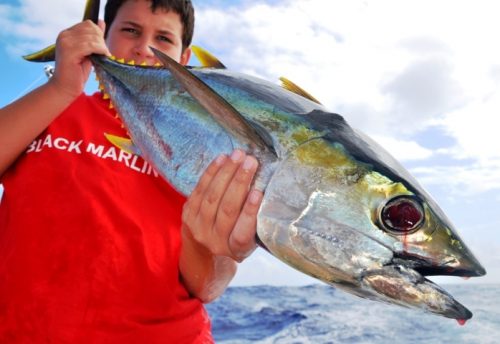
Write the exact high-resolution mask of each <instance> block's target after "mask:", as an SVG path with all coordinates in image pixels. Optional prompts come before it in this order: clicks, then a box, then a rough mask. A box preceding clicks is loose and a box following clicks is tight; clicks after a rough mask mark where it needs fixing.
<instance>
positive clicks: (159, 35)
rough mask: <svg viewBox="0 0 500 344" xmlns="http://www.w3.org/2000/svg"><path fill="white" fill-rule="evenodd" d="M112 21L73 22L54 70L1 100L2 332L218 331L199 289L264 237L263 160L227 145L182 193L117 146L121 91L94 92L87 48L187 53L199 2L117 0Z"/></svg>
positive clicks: (135, 54) (183, 335)
mask: <svg viewBox="0 0 500 344" xmlns="http://www.w3.org/2000/svg"><path fill="white" fill-rule="evenodd" d="M105 21H106V28H105V29H104V24H103V23H99V26H97V25H94V24H93V23H91V22H90V21H84V22H82V23H79V24H77V25H75V26H73V27H71V28H69V29H67V30H64V31H63V32H61V33H60V34H59V36H58V39H57V43H56V56H57V61H56V69H55V73H54V76H53V77H52V78H51V79H50V81H48V82H47V83H46V84H45V85H42V86H41V87H39V88H38V89H36V90H34V91H33V92H31V93H30V94H28V95H26V96H25V97H23V98H21V99H20V100H18V101H16V102H14V103H13V104H10V105H9V106H7V107H5V108H3V109H1V110H0V147H2V149H1V150H0V175H1V176H0V182H2V183H3V184H4V187H5V192H4V196H3V200H2V203H1V204H0V342H36V343H38V342H45V341H48V342H69V343H79V342H82V343H83V342H85V343H101V342H102V343H118V342H119V343H135V342H144V343H206V342H208V343H210V342H212V338H211V334H210V322H209V320H208V317H207V314H206V312H205V310H204V309H203V306H202V304H201V302H210V301H212V300H213V299H215V298H216V297H217V296H219V295H220V294H221V293H222V292H223V291H224V289H225V288H226V286H227V284H228V283H229V281H230V280H231V279H232V277H233V276H234V273H235V271H236V261H241V260H243V259H244V258H245V257H246V256H248V255H249V254H250V253H251V252H252V250H253V249H254V248H255V239H254V237H255V225H256V213H257V210H258V207H259V205H260V201H261V198H262V195H261V193H259V192H258V191H256V190H253V191H251V192H248V191H249V186H250V184H251V181H252V178H253V176H254V174H255V171H256V169H257V162H256V160H255V159H254V158H253V157H249V156H246V155H245V153H244V152H241V151H235V152H233V153H232V155H231V156H230V157H226V156H220V157H219V158H217V159H216V160H215V161H214V162H213V163H212V164H211V165H210V166H209V167H208V168H207V171H206V172H205V173H204V175H203V176H202V178H201V179H200V182H199V184H198V185H197V187H196V188H195V190H194V191H193V193H192V195H191V196H190V197H189V199H188V200H187V201H186V202H185V204H184V201H185V200H184V199H183V197H182V196H181V195H179V194H178V193H177V192H175V191H174V190H173V189H172V188H171V187H170V186H169V185H168V184H167V183H166V182H164V181H163V180H161V178H159V177H158V176H157V175H156V174H155V173H154V171H153V170H152V168H151V167H150V166H148V164H147V162H145V161H143V160H142V159H140V158H139V157H137V156H131V155H127V154H126V153H125V152H117V151H116V149H115V148H114V147H112V145H111V144H109V143H108V142H107V141H106V140H105V138H104V135H103V133H104V132H107V133H110V134H115V135H119V136H123V135H126V132H125V130H124V129H123V128H122V127H121V123H120V121H119V120H118V119H117V118H115V116H114V115H115V113H114V111H113V110H112V109H111V110H110V109H109V101H108V100H104V99H102V98H103V97H102V95H100V94H99V93H96V94H94V95H93V96H87V95H84V94H82V92H83V88H84V85H85V82H86V80H87V78H88V76H89V72H90V69H91V65H90V61H89V60H88V58H87V56H89V55H90V54H92V53H97V54H105V55H108V56H109V55H111V54H113V55H115V56H117V57H119V58H125V60H126V61H129V60H134V61H135V62H136V63H138V64H139V63H142V62H146V63H147V64H150V65H151V64H154V63H155V62H157V61H156V59H155V57H154V55H153V54H152V52H151V50H150V49H149V46H154V47H155V48H157V49H159V50H161V51H163V52H164V53H166V54H168V55H169V56H170V57H172V58H174V59H176V60H177V61H179V62H180V63H182V64H186V63H187V62H188V60H189V57H190V49H189V44H190V42H191V37H192V31H193V25H194V10H193V8H192V4H191V2H190V1H184V0H109V1H108V3H107V4H106V13H105ZM104 31H105V32H106V35H105V40H104V37H103V36H104V35H103V32H104ZM23 152H25V153H24V154H23ZM183 204H184V209H183ZM181 213H182V218H181ZM181 243H182V245H181Z"/></svg>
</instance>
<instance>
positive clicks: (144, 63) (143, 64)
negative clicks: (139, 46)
mask: <svg viewBox="0 0 500 344" xmlns="http://www.w3.org/2000/svg"><path fill="white" fill-rule="evenodd" d="M147 65H148V64H147V63H146V61H142V62H141V64H140V65H139V66H142V67H146V66H147Z"/></svg>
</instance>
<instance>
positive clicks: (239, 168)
mask: <svg viewBox="0 0 500 344" xmlns="http://www.w3.org/2000/svg"><path fill="white" fill-rule="evenodd" d="M257 167H258V163H257V160H256V159H255V158H254V157H252V156H247V155H246V154H245V153H244V152H243V151H241V150H236V151H234V152H233V153H232V154H231V156H230V157H227V156H223V155H222V156H220V157H219V158H217V159H216V160H215V161H213V162H212V163H211V164H210V165H209V167H208V168H207V170H206V171H205V173H204V174H203V175H202V177H201V178H200V181H199V182H198V185H197V186H196V188H195V189H194V190H193V192H192V194H191V196H190V197H189V198H188V200H187V202H186V204H185V205H184V210H183V214H182V220H183V225H184V228H185V229H186V230H188V231H189V232H190V234H191V235H190V236H189V237H192V238H193V239H194V240H195V241H196V242H197V243H198V244H201V245H202V246H204V247H205V248H206V249H207V250H208V251H210V253H211V254H213V255H216V256H227V257H231V258H232V259H234V260H236V261H238V262H241V261H242V260H243V259H245V258H246V257H248V256H249V255H250V254H251V253H252V252H253V251H254V250H255V248H256V243H255V231H256V224H257V212H258V210H259V206H260V203H261V200H262V192H260V191H258V190H252V191H250V192H249V189H250V185H251V183H252V180H253V177H254V175H255V172H256V171H257Z"/></svg>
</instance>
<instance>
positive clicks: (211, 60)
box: [191, 45, 226, 69]
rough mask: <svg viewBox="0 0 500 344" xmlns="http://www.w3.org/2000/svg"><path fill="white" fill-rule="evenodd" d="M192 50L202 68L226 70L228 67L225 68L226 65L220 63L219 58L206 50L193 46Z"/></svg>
mask: <svg viewBox="0 0 500 344" xmlns="http://www.w3.org/2000/svg"><path fill="white" fill-rule="evenodd" d="M191 50H192V51H193V53H194V55H195V56H196V58H197V59H198V60H199V61H200V63H201V65H202V67H209V68H218V69H226V66H224V64H223V63H222V62H220V61H219V59H218V58H217V57H215V56H214V55H212V54H210V53H209V52H208V51H206V50H205V49H203V48H201V47H198V46H196V45H192V46H191Z"/></svg>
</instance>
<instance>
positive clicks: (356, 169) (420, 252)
mask: <svg viewBox="0 0 500 344" xmlns="http://www.w3.org/2000/svg"><path fill="white" fill-rule="evenodd" d="M343 130H344V132H345V133H346V135H344V136H342V135H340V136H337V137H335V138H333V137H329V136H328V135H326V136H324V137H318V138H316V139H312V140H309V141H307V142H305V143H303V144H301V145H299V146H297V148H295V149H294V150H293V151H291V152H290V153H289V154H288V155H287V156H286V157H284V158H283V159H282V161H281V162H280V166H279V167H277V169H276V171H275V173H274V175H273V176H272V178H271V180H270V182H269V184H268V186H267V188H266V193H265V197H264V200H263V203H262V206H261V210H260V213H259V217H258V229H257V232H258V236H259V238H260V240H261V242H262V245H263V246H265V248H266V249H268V250H269V251H270V252H272V253H273V254H274V255H275V256H277V257H279V258H280V259H281V260H283V261H284V262H286V263H287V264H290V265H292V266H293V267H295V268H296V269H298V270H300V271H303V272H304V273H306V274H309V275H311V276H313V277H315V278H318V279H320V280H322V281H324V282H326V283H329V284H332V285H335V286H337V287H340V288H342V289H344V290H346V291H348V292H350V293H353V294H356V295H358V296H361V297H365V298H369V299H374V300H379V301H383V302H388V303H393V304H399V305H403V306H406V307H411V308H420V309H423V310H425V311H428V312H433V313H436V314H440V315H443V316H446V317H450V318H455V319H468V318H470V317H471V316H472V313H470V312H469V311H468V310H467V309H466V308H465V307H464V306H462V305H461V304H459V303H458V302H457V301H456V300H454V299H453V297H452V296H451V295H449V294H448V293H447V292H446V291H444V290H443V289H441V288H440V287H439V286H437V285H436V284H434V283H432V282H431V281H429V280H427V279H426V278H425V277H424V276H425V275H438V274H439V275H457V276H481V275H483V274H484V273H485V270H484V268H483V267H482V266H481V265H480V264H479V262H478V261H477V260H476V259H475V257H474V256H473V254H472V253H471V252H470V250H469V249H468V248H467V247H466V245H465V244H464V242H463V241H462V240H461V239H460V237H459V236H458V234H457V233H456V231H455V229H454V228H453V226H452V225H451V223H450V221H449V220H448V219H447V217H446V216H445V215H444V213H443V212H442V211H441V210H440V209H439V207H438V206H437V204H436V203H435V202H434V201H433V200H432V198H431V197H430V196H429V195H428V194H427V193H425V191H424V190H423V189H422V188H421V187H420V186H419V185H418V183H417V182H416V181H414V180H413V178H412V177H411V176H410V175H409V174H408V173H407V172H406V171H405V170H404V169H403V168H402V167H401V166H400V165H399V164H398V163H397V162H396V161H395V160H394V159H393V158H391V157H390V155H389V154H388V153H387V152H385V151H384V150H383V149H382V148H381V147H380V146H378V145H377V144H376V143H374V142H373V141H371V140H370V139H368V138H367V137H365V136H364V135H362V134H361V133H358V132H355V131H353V130H352V129H350V128H343ZM330 136H331V135H330ZM367 157H371V158H370V159H368V158H367ZM374 157H375V158H374Z"/></svg>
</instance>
